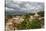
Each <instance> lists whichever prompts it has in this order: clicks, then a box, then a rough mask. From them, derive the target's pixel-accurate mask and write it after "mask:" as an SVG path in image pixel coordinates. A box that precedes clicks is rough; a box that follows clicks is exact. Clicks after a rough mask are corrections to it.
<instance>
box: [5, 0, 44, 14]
mask: <svg viewBox="0 0 46 31" xmlns="http://www.w3.org/2000/svg"><path fill="white" fill-rule="evenodd" d="M5 8H6V12H8V14H9V13H10V14H15V13H16V14H21V13H34V12H39V11H43V10H44V3H42V2H28V1H27V2H24V1H13V0H6V6H5Z"/></svg>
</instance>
